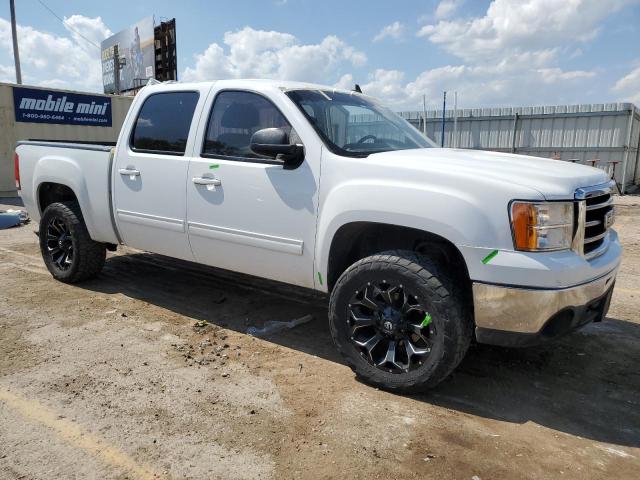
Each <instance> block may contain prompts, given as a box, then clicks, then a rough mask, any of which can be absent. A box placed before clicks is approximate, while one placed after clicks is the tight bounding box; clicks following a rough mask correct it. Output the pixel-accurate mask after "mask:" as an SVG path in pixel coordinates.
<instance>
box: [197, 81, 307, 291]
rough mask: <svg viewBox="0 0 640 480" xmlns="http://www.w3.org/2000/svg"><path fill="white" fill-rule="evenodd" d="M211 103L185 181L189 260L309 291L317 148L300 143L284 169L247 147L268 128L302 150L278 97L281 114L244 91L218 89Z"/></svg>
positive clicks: (281, 99) (275, 108)
mask: <svg viewBox="0 0 640 480" xmlns="http://www.w3.org/2000/svg"><path fill="white" fill-rule="evenodd" d="M277 93H279V94H280V93H281V92H279V91H278V92H277ZM212 97H213V98H212V99H211V100H210V103H212V104H213V106H212V108H211V112H210V115H209V117H208V120H207V125H205V128H204V129H201V130H202V131H203V135H202V136H203V138H202V139H201V140H200V141H199V142H198V144H197V145H196V151H194V155H193V158H192V160H191V163H190V166H189V174H188V181H187V220H188V230H189V239H190V242H191V248H192V250H193V253H194V256H195V258H196V260H197V261H198V262H200V263H205V264H208V265H213V266H216V267H221V268H225V269H229V270H234V271H239V272H243V273H248V274H252V275H258V276H261V277H265V278H271V279H275V280H280V281H283V282H287V283H292V284H296V285H301V286H306V287H310V288H311V287H313V286H314V282H313V253H314V247H315V224H316V214H317V199H318V183H317V178H319V163H320V148H319V146H315V145H311V144H305V150H306V157H305V161H304V162H303V163H302V165H300V166H299V167H298V168H296V169H293V170H286V169H284V168H283V166H282V165H281V164H279V163H278V162H276V161H273V159H268V158H265V157H261V156H259V155H257V154H255V153H253V152H252V151H251V148H250V140H251V135H252V134H253V133H255V132H256V131H257V130H260V129H262V128H271V127H277V128H282V129H284V130H285V131H286V132H287V133H288V134H289V139H290V142H291V143H305V142H303V141H302V140H301V139H300V138H299V137H298V134H297V133H296V131H295V129H294V128H292V124H291V123H290V122H289V121H288V120H287V118H286V117H285V115H284V114H283V113H282V112H283V111H286V108H288V106H287V105H286V102H287V100H288V99H286V97H284V94H282V98H279V99H278V101H279V102H280V107H278V106H276V105H275V104H274V103H273V102H272V101H271V100H269V99H268V98H266V97H265V96H263V95H261V94H259V93H255V92H249V91H238V90H233V91H230V90H222V91H219V92H217V94H216V95H215V96H213V95H212ZM291 108H295V106H293V105H291ZM203 118H204V116H203Z"/></svg>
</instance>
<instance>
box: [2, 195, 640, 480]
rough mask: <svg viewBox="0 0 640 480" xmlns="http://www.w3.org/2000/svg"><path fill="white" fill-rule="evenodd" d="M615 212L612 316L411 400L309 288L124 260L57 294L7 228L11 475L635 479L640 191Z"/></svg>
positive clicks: (6, 432)
mask: <svg viewBox="0 0 640 480" xmlns="http://www.w3.org/2000/svg"><path fill="white" fill-rule="evenodd" d="M617 203H618V207H617V229H618V231H619V233H620V237H621V239H622V242H623V243H624V247H625V251H624V260H623V264H622V267H621V271H620V275H619V277H618V281H617V286H616V290H615V293H614V297H613V302H612V306H611V310H610V312H609V315H608V318H607V319H606V321H604V322H602V323H599V324H593V325H589V326H587V327H586V328H584V329H583V330H581V331H579V332H576V333H574V334H572V335H570V336H568V337H566V338H564V339H563V340H561V341H559V342H558V343H556V344H552V345H547V346H544V347H537V348H531V349H521V350H515V349H514V350H511V349H503V348H492V347H487V346H473V347H472V349H471V351H470V352H469V354H468V356H467V358H466V359H465V361H464V362H463V364H462V365H461V366H460V367H459V368H458V370H457V371H456V372H455V373H454V374H453V375H452V377H450V378H449V379H448V380H446V381H445V382H444V383H443V384H442V385H440V386H439V387H438V388H437V389H436V390H433V391H432V392H429V393H427V394H424V395H419V396H398V395H393V394H390V393H386V392H382V391H379V390H376V389H373V388H371V387H368V386H366V385H364V384H362V383H359V382H358V381H357V380H356V379H355V378H354V375H353V374H352V372H351V370H349V369H348V368H347V367H345V366H344V365H343V364H342V363H341V360H340V358H338V357H337V355H336V353H335V351H334V349H333V346H332V343H331V339H330V336H329V333H328V328H327V320H326V315H327V311H326V301H325V300H324V299H322V298H319V297H315V296H313V295H311V294H309V293H307V292H302V291H297V290H295V291H292V290H291V288H289V287H286V286H282V285H277V284H274V283H269V282H263V281H256V280H254V279H250V278H247V277H243V276H238V275H234V274H230V273H228V272H221V271H218V270H215V269H210V268H203V267H200V266H198V265H194V264H190V263H186V262H180V261H175V260H171V259H167V258H165V257H160V256H158V255H152V254H148V253H142V252H138V251H134V250H131V249H126V248H121V249H119V250H118V252H117V253H116V254H110V256H109V258H108V259H107V263H106V267H105V269H104V272H103V274H102V275H101V276H100V277H99V278H98V279H96V280H93V281H90V282H87V283H83V284H81V285H75V286H70V285H64V284H62V283H58V282H55V281H54V280H53V279H52V278H51V277H50V275H49V274H48V272H47V271H46V269H45V267H44V265H43V263H42V261H41V259H40V254H39V250H38V246H37V238H36V236H35V235H34V233H33V231H34V228H35V226H34V225H27V226H24V227H20V228H14V229H9V230H2V231H0V478H2V479H52V478H55V479H58V478H60V479H63V478H64V479H67V478H78V479H125V478H143V479H146V478H167V479H168V478H176V479H181V478H193V479H203V478H220V479H254V478H260V479H271V478H273V479H281V478H383V479H403V478H416V479H418V478H419V479H424V478H433V479H469V480H471V479H474V480H475V479H481V480H486V479H520V478H527V479H551V478H553V479H556V478H565V479H580V480H585V479H600V478H601V479H605V478H606V479H611V478H616V479H623V478H627V479H632V478H635V479H637V478H640V395H639V394H640V373H639V370H638V365H639V364H640V314H639V313H638V312H639V311H640V249H639V248H638V244H639V243H640V208H639V207H640V197H632V196H628V197H624V198H619V199H618V200H617ZM0 208H1V206H0ZM306 314H312V315H313V316H314V320H313V321H312V322H311V323H307V324H304V325H302V326H299V327H297V328H295V329H293V330H290V331H287V332H286V333H281V334H278V335H275V336H271V337H268V338H267V339H257V338H254V337H251V336H249V335H247V334H246V330H247V328H248V327H249V326H252V325H256V326H261V325H262V324H263V322H265V321H267V320H291V319H295V318H299V317H301V316H303V315H306Z"/></svg>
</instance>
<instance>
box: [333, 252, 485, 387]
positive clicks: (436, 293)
mask: <svg viewBox="0 0 640 480" xmlns="http://www.w3.org/2000/svg"><path fill="white" fill-rule="evenodd" d="M466 303H467V302H466V300H465V296H464V293H463V289H462V288H459V286H458V285H456V284H455V282H454V280H453V277H452V276H451V275H447V274H445V273H444V272H442V271H441V270H440V269H439V268H438V266H437V265H436V264H435V263H434V262H432V261H431V260H429V259H428V258H426V257H423V256H420V255H418V254H416V253H414V252H409V251H392V252H385V253H383V254H379V255H373V256H371V257H367V258H364V259H362V260H360V261H358V262H356V263H355V264H353V265H352V266H351V267H349V268H348V269H347V270H346V271H345V272H344V273H343V274H342V276H341V277H340V278H339V280H338V282H337V283H336V285H335V287H334V289H333V291H332V293H331V300H330V307H329V309H330V310H329V317H330V326H331V334H332V336H333V340H334V342H335V344H336V346H337V348H338V350H339V351H340V352H341V353H342V354H343V355H344V357H345V359H346V361H347V363H348V364H349V366H350V367H351V368H352V369H353V370H354V372H355V373H356V374H357V375H358V376H359V377H361V378H362V379H363V380H365V381H366V382H368V383H371V384H373V385H375V386H378V387H380V388H384V389H387V390H394V391H403V392H415V391H420V390H424V389H427V388H430V387H433V386H435V385H437V384H438V383H439V382H441V381H442V380H443V379H444V378H446V377H447V376H448V375H449V374H450V373H451V372H452V371H453V369H454V368H455V367H456V366H457V365H458V364H459V363H460V361H461V360H462V358H463V357H464V355H465V353H466V351H467V349H468V347H469V343H470V340H471V336H472V326H473V322H472V320H471V314H470V308H469V306H468V305H467V304H466Z"/></svg>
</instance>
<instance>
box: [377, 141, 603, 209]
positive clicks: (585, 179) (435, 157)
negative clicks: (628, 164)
mask: <svg viewBox="0 0 640 480" xmlns="http://www.w3.org/2000/svg"><path fill="white" fill-rule="evenodd" d="M368 160H369V161H372V162H375V163H377V162H383V163H384V164H386V165H387V167H389V166H392V165H396V166H398V167H403V168H409V169H416V170H427V171H434V170H437V171H442V170H443V169H445V171H446V170H447V169H448V170H449V171H453V172H457V173H458V174H460V175H461V176H468V175H472V176H474V177H476V178H478V179H491V180H494V181H499V182H505V183H508V184H510V185H520V186H522V187H525V188H526V189H532V190H536V191H537V192H539V193H540V194H541V195H542V196H543V197H544V198H545V199H547V200H561V199H568V198H573V196H574V193H575V191H576V189H577V188H580V187H589V186H592V185H598V184H601V183H605V182H607V181H609V177H608V175H607V174H606V173H605V172H604V171H602V170H600V169H597V168H593V167H588V166H586V165H580V164H575V163H571V162H566V161H562V160H551V159H547V158H540V157H531V156H527V155H516V154H512V153H499V152H489V151H482V150H461V149H450V148H422V149H415V150H396V151H392V152H382V153H376V154H373V155H370V156H369V157H368Z"/></svg>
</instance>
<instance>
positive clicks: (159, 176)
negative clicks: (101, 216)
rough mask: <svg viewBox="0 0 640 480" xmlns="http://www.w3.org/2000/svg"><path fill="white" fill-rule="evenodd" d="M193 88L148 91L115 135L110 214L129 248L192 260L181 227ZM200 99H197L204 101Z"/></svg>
mask: <svg viewBox="0 0 640 480" xmlns="http://www.w3.org/2000/svg"><path fill="white" fill-rule="evenodd" d="M143 92H144V91H143ZM200 97H206V91H205V92H199V91H163V92H160V93H151V94H150V95H148V96H147V97H146V98H144V99H141V100H139V101H141V102H143V103H142V107H141V108H140V111H139V113H138V116H137V118H136V119H135V120H134V122H135V123H134V125H133V128H132V133H131V136H130V138H126V139H125V138H121V139H120V146H119V147H118V154H117V157H116V162H115V165H114V168H115V172H114V177H115V178H114V180H113V189H114V190H113V191H114V199H115V209H114V210H115V211H114V213H115V218H116V222H117V226H118V231H119V233H120V236H121V237H122V240H123V242H124V243H125V244H126V245H129V246H131V247H135V248H140V249H142V250H148V251H150V252H155V253H161V254H164V255H169V256H172V257H176V258H182V259H187V260H192V259H193V255H192V252H191V249H190V247H189V239H188V236H187V229H186V218H185V217H186V197H185V184H186V181H187V171H188V168H189V160H190V158H189V156H187V155H185V152H188V151H191V150H188V149H187V145H188V143H189V132H190V130H191V125H192V124H193V125H194V130H195V125H196V124H197V122H195V121H193V115H194V112H195V111H196V105H197V103H198V100H199V98H200ZM204 100H205V99H204V98H202V101H203V102H204Z"/></svg>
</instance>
